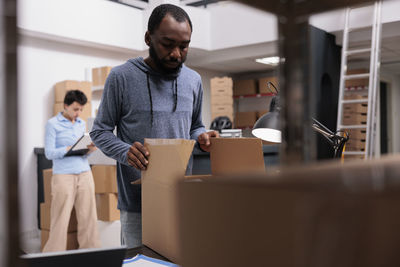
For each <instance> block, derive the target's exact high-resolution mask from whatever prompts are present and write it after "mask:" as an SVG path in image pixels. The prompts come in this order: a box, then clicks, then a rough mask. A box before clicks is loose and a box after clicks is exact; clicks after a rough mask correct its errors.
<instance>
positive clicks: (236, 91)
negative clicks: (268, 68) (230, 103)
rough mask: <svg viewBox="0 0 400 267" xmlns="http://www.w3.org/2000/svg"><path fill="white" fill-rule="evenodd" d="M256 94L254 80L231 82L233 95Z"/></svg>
mask: <svg viewBox="0 0 400 267" xmlns="http://www.w3.org/2000/svg"><path fill="white" fill-rule="evenodd" d="M253 94H257V84H256V80H253V79H250V80H235V81H234V82H233V95H234V96H240V95H253Z"/></svg>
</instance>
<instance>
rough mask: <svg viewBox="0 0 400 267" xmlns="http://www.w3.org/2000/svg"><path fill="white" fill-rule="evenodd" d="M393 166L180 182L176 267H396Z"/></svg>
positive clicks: (321, 167) (325, 166) (328, 165)
mask: <svg viewBox="0 0 400 267" xmlns="http://www.w3.org/2000/svg"><path fill="white" fill-rule="evenodd" d="M399 162H400V156H399V155H395V156H390V157H387V158H380V159H378V160H368V161H361V160H359V161H352V162H347V163H346V162H345V163H344V164H343V163H341V162H340V161H330V162H325V163H321V162H319V163H317V164H311V165H310V164H307V165H305V164H303V165H301V163H299V164H298V165H295V166H294V165H292V166H289V165H287V166H285V167H284V168H280V170H279V172H278V171H276V172H270V173H268V174H266V175H259V176H251V175H248V174H247V175H246V174H244V175H241V176H233V175H232V176H230V177H229V176H224V177H215V178H214V179H207V178H198V179H196V180H194V179H190V180H188V179H187V180H183V179H182V180H180V181H178V185H177V191H176V194H177V199H176V203H178V206H179V209H178V215H177V220H178V221H177V224H178V226H177V227H179V229H180V235H179V236H180V238H181V242H180V246H179V248H180V252H181V255H182V256H183V261H180V262H179V265H182V266H191V267H203V266H235V267H236V266H237V267H239V266H331V265H332V259H340V263H339V264H338V265H339V266H354V263H355V262H357V264H356V265H357V266H381V265H382V263H383V262H384V263H385V265H388V266H399V265H400V257H399V255H398V253H397V248H398V246H397V244H399V242H400V234H398V225H399V224H400V213H399V212H398V209H399V206H400V197H399V195H400V187H399V175H398V174H399V173H400V165H399ZM377 184H380V185H383V186H381V187H380V188H379V189H377ZM360 225H362V227H360ZM238 244H245V245H243V246H240V245H239V246H238ZM333 265H336V264H333Z"/></svg>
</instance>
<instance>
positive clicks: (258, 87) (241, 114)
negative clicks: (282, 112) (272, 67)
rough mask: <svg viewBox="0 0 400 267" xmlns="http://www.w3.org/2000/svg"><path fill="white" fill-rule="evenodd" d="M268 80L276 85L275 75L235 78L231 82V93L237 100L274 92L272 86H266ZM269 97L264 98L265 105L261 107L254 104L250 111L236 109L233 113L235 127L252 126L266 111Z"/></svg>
mask: <svg viewBox="0 0 400 267" xmlns="http://www.w3.org/2000/svg"><path fill="white" fill-rule="evenodd" d="M268 82H272V83H273V84H274V85H275V86H276V87H277V86H278V81H277V78H276V77H264V78H259V79H258V80H255V79H247V80H235V81H234V83H233V95H234V97H235V98H237V99H238V101H242V99H243V98H254V97H260V96H261V95H265V94H271V98H272V94H276V93H277V92H276V90H275V89H274V87H271V88H270V87H268ZM268 102H269V99H267V98H266V99H265V105H264V104H263V107H262V108H259V107H256V106H254V110H251V111H238V110H237V112H236V113H235V127H236V128H252V127H253V125H254V123H255V122H256V121H257V120H258V119H259V118H260V117H261V116H262V115H264V114H265V113H267V112H268V109H267V108H268Z"/></svg>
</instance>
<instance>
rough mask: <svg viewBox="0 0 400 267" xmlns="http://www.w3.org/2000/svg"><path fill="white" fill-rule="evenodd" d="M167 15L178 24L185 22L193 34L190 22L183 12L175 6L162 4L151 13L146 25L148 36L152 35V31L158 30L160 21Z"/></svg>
mask: <svg viewBox="0 0 400 267" xmlns="http://www.w3.org/2000/svg"><path fill="white" fill-rule="evenodd" d="M167 14H170V15H171V16H172V17H173V18H174V19H175V20H176V21H178V22H184V21H187V22H188V23H189V25H190V30H191V31H192V32H193V26H192V21H191V20H190V18H189V15H188V14H187V13H186V11H185V10H183V9H182V8H180V7H178V6H175V5H171V4H162V5H159V6H157V7H156V8H154V10H153V12H151V15H150V18H149V22H148V24H147V30H148V31H149V33H150V34H152V33H154V31H155V30H157V29H158V27H159V26H160V24H161V21H162V20H163V18H164V17H165V16H166V15H167Z"/></svg>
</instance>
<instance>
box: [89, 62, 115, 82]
mask: <svg viewBox="0 0 400 267" xmlns="http://www.w3.org/2000/svg"><path fill="white" fill-rule="evenodd" d="M111 69H112V67H110V66H104V67H98V68H93V69H92V83H93V86H103V85H104V84H105V83H106V79H107V77H108V74H110V71H111Z"/></svg>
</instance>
